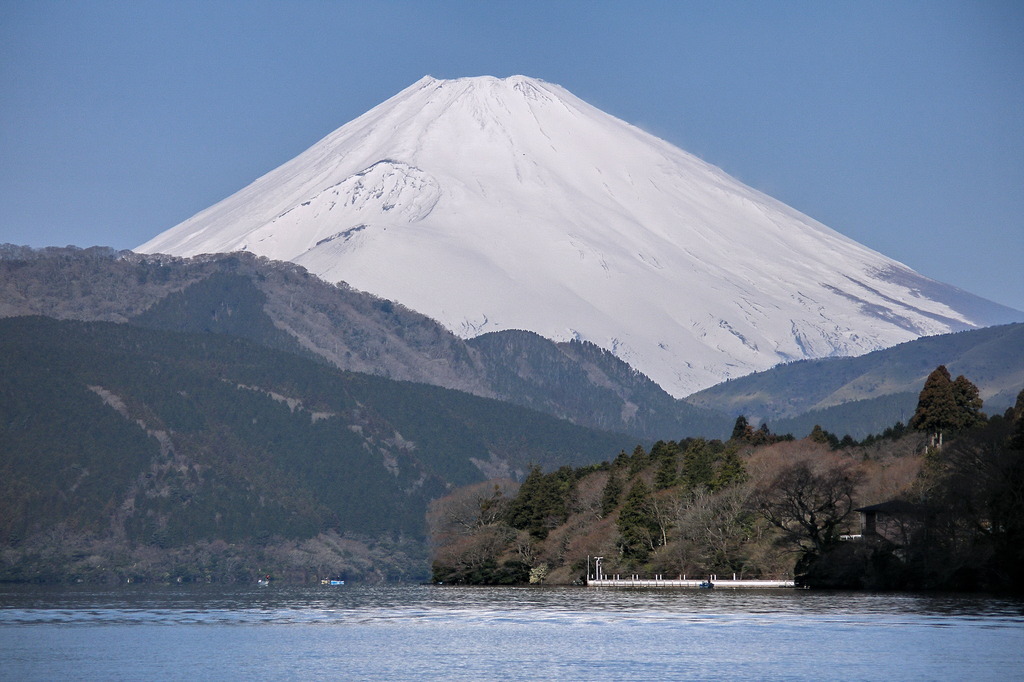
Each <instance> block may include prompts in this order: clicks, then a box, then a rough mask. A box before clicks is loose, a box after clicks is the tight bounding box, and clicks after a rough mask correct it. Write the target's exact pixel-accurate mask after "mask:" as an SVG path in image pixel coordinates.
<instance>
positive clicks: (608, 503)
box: [601, 469, 622, 517]
mask: <svg viewBox="0 0 1024 682" xmlns="http://www.w3.org/2000/svg"><path fill="white" fill-rule="evenodd" d="M621 496H622V479H620V478H619V475H618V473H617V472H616V471H615V470H614V469H613V470H612V472H611V473H610V474H609V475H608V482H607V483H605V484H604V490H603V491H602V492H601V516H602V517H607V516H608V515H610V514H611V513H612V512H614V511H615V508H616V507H618V506H619V498H620V497H621Z"/></svg>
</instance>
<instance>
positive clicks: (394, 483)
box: [0, 317, 629, 581]
mask: <svg viewBox="0 0 1024 682" xmlns="http://www.w3.org/2000/svg"><path fill="white" fill-rule="evenodd" d="M627 442H629V439H628V438H627V437H625V436H622V435H613V434H606V433H600V432H595V431H592V430H588V429H585V428H582V427H577V426H574V425H571V424H569V423H567V422H563V421H560V420H557V419H555V418H553V417H549V416H546V415H542V414H539V413H536V412H532V411H530V410H526V409H523V408H518V407H515V406H511V405H508V404H505V403H500V402H497V401H493V400H486V399H482V398H476V397H474V396H470V395H468V394H465V393H460V392H457V391H451V390H447V389H442V388H437V387H432V386H427V385H423V384H410V383H403V382H394V381H390V380H387V379H384V378H380V377H373V376H370V375H365V374H356V373H346V372H341V371H338V370H336V369H334V368H332V367H330V366H328V365H326V364H324V363H322V362H318V361H314V360H312V359H308V358H304V357H300V356H299V355H295V354H291V353H285V352H279V351H274V350H271V349H268V348H266V347H264V346H260V345H256V344H254V343H251V342H249V341H246V340H244V339H240V338H237V337H231V336H227V335H223V334H211V333H198V334H186V333H177V332H166V331H154V330H149V329H144V328H139V327H134V326H129V325H123V324H111V323H98V322H89V323H86V322H71V321H56V320H52V319H48V318H41V317H34V318H9V319H6V320H0V499H2V500H3V514H0V548H2V549H0V552H2V554H0V559H2V561H0V579H4V580H40V581H74V580H128V579H135V580H146V579H169V578H175V577H182V576H184V577H185V578H186V579H218V580H235V579H245V578H246V576H252V575H256V574H257V573H258V572H280V573H282V574H284V573H288V572H290V574H291V575H292V576H293V577H298V579H304V578H312V577H315V576H314V574H317V573H321V572H323V571H325V570H328V569H326V568H324V567H323V564H324V560H323V557H321V558H319V559H317V561H316V562H312V563H311V560H310V559H309V558H308V557H305V558H304V552H303V551H302V550H300V549H299V547H300V546H301V545H302V543H309V542H314V541H315V542H316V543H318V544H317V547H316V550H317V551H316V552H315V553H317V554H325V553H326V555H328V558H329V559H330V561H328V562H327V563H328V564H329V566H330V568H329V572H333V573H347V574H348V575H349V577H350V578H355V577H367V578H371V577H373V576H374V575H377V574H378V573H379V574H380V575H379V576H378V577H387V578H390V579H402V578H404V579H413V578H415V577H422V576H423V575H424V573H423V571H424V568H423V567H425V566H426V555H425V545H424V536H425V530H424V512H425V508H426V504H427V502H428V501H429V500H430V499H433V498H435V497H437V496H439V495H442V494H444V493H446V492H447V491H449V490H450V489H451V488H452V487H454V486H459V485H465V484H468V483H471V482H473V481H479V480H483V479H484V478H487V477H488V476H492V475H509V476H517V475H519V474H520V472H523V473H525V471H526V470H527V469H528V466H529V464H530V463H531V462H537V463H543V464H544V465H547V466H551V465H554V464H555V463H559V464H561V463H563V462H573V463H576V464H577V465H578V464H582V463H584V462H587V461H590V458H591V456H592V455H591V453H593V452H604V451H608V450H609V449H614V448H616V447H622V445H623V444H624V443H627ZM340 541H344V542H345V543H348V545H351V547H350V549H349V550H345V551H341V550H337V551H333V550H324V549H323V547H322V546H321V545H325V543H326V545H331V543H332V542H333V543H334V545H337V543H338V542H340ZM214 546H215V547H217V548H218V549H217V551H213V550H211V549H210V548H211V547H214ZM332 546H333V545H332ZM356 550H358V551H356ZM310 551H312V550H310ZM332 552H333V553H332ZM308 553H309V552H306V554H308ZM346 553H348V554H351V555H352V556H351V557H349V558H346V556H347V555H346ZM200 555H201V556H204V557H207V558H206V559H199V558H197V557H199V556H200ZM359 556H364V558H365V557H366V556H373V557H375V561H373V562H369V561H368V560H364V561H363V562H362V564H360V565H357V564H358V563H359V562H356V561H355V559H356V558H358V557H359ZM211 557H213V558H211ZM261 557H262V558H261ZM363 564H365V565H363ZM175 573H178V574H179V575H177V576H175V575H174V574H175ZM364 573H368V575H364Z"/></svg>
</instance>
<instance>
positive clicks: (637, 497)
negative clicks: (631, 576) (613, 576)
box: [618, 481, 658, 563]
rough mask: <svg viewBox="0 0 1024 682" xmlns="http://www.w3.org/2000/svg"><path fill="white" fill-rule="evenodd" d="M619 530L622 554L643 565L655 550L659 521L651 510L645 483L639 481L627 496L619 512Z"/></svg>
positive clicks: (649, 495) (649, 496)
mask: <svg viewBox="0 0 1024 682" xmlns="http://www.w3.org/2000/svg"><path fill="white" fill-rule="evenodd" d="M618 529H619V535H620V549H621V550H622V554H623V555H624V556H625V557H627V558H629V559H632V560H633V561H636V562H638V563H643V562H644V561H647V557H649V556H650V552H651V551H652V550H653V549H654V543H655V538H657V537H658V520H657V518H656V517H655V515H654V512H653V510H652V509H651V493H650V490H649V489H648V487H647V485H646V484H645V483H644V482H643V481H637V482H636V483H634V484H633V487H632V488H630V490H629V494H628V495H626V501H625V502H624V503H623V504H622V510H621V511H620V512H619V520H618Z"/></svg>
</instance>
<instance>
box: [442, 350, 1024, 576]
mask: <svg viewBox="0 0 1024 682" xmlns="http://www.w3.org/2000/svg"><path fill="white" fill-rule="evenodd" d="M981 407H982V402H981V400H980V398H979V397H978V391H977V388H976V387H975V386H974V385H973V384H972V383H971V382H970V381H969V380H968V379H967V378H965V377H963V376H962V375H961V376H958V377H957V378H956V379H952V378H951V377H950V374H949V372H948V370H947V369H946V368H945V367H944V366H940V367H939V368H937V369H936V370H935V371H933V372H932V374H931V375H930V376H929V378H928V380H927V381H926V383H925V386H924V387H923V388H922V390H921V392H920V395H919V398H918V404H917V409H916V410H915V412H914V414H913V417H912V418H911V420H910V423H909V424H907V425H905V424H902V423H898V424H895V425H893V427H891V428H888V429H886V430H885V431H884V432H883V433H880V434H875V435H871V436H868V437H866V438H864V439H863V440H861V441H859V442H858V441H855V440H854V439H852V438H850V437H849V436H845V437H843V438H839V437H838V436H836V435H835V434H833V433H830V432H828V431H826V430H824V429H822V428H820V427H817V426H816V427H815V428H814V429H812V431H811V433H810V434H808V435H807V436H806V437H805V438H801V439H799V440H798V439H794V438H793V437H792V436H790V435H788V434H787V435H784V436H778V435H775V434H772V433H771V432H770V431H769V430H768V429H767V427H765V426H762V427H760V428H757V429H755V428H753V427H752V426H751V425H750V424H749V423H748V422H747V420H746V419H745V418H744V417H740V418H738V419H737V421H736V425H735V429H734V431H733V434H732V437H731V438H730V439H729V440H727V441H716V440H711V441H709V440H705V439H702V438H696V439H693V438H691V439H684V440H682V441H678V442H676V441H658V442H656V443H655V444H654V445H653V446H652V447H650V448H649V449H645V448H643V447H641V446H637V447H635V448H634V449H633V450H632V452H630V453H627V452H625V451H622V452H620V453H619V455H618V456H617V457H616V458H614V459H613V460H611V461H605V462H603V463H601V464H596V465H589V466H585V467H578V468H572V467H567V466H564V467H561V468H558V469H556V470H553V471H549V472H546V473H545V472H544V471H543V470H542V469H541V468H540V467H535V468H534V469H533V470H532V471H531V472H530V474H529V476H528V477H527V478H526V479H525V480H524V481H523V482H522V484H521V485H517V484H516V483H515V482H513V481H492V482H487V483H480V484H475V485H473V486H469V487H466V488H463V489H461V490H458V491H456V492H455V493H453V494H451V495H448V496H446V497H444V498H442V499H439V500H436V501H434V502H433V503H431V507H430V514H429V521H430V528H431V537H432V540H433V544H434V552H433V578H434V580H435V581H437V582H442V583H456V584H474V583H484V584H490V583H499V584H500V583H509V584H513V583H552V582H554V583H569V582H583V581H585V580H586V576H587V570H588V567H590V568H591V569H592V563H591V558H592V557H597V556H600V557H603V565H602V569H603V573H604V574H605V575H617V574H618V575H625V576H629V575H642V576H655V575H663V576H665V577H678V576H683V575H686V576H690V577H695V578H704V577H707V576H710V575H719V576H722V577H726V576H727V577H732V576H733V575H735V576H737V577H740V578H772V579H777V578H795V579H796V580H797V581H798V583H800V584H804V585H809V586H815V587H836V588H871V589H955V590H978V589H987V590H1008V591H1019V590H1020V589H1021V585H1022V579H1024V391H1022V392H1021V393H1020V394H1019V395H1018V398H1017V401H1016V404H1015V406H1014V407H1012V408H1010V409H1008V410H1006V411H1005V413H1003V414H997V415H993V416H991V417H988V416H986V415H985V414H984V413H983V412H982V411H981ZM858 510H860V511H858ZM862 517H863V518H865V519H867V518H870V519H871V520H870V523H869V525H868V526H867V527H866V528H864V527H862V525H861V524H862Z"/></svg>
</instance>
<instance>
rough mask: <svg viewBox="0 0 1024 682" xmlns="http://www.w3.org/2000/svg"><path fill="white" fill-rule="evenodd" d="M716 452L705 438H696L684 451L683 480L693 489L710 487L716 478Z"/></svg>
mask: <svg viewBox="0 0 1024 682" xmlns="http://www.w3.org/2000/svg"><path fill="white" fill-rule="evenodd" d="M714 461H715V453H714V451H713V450H712V448H711V446H710V445H709V444H708V442H707V441H706V440H704V439H703V438H695V439H694V440H693V441H692V442H691V443H690V447H688V448H686V452H684V453H683V480H684V482H685V483H686V486H687V487H688V488H690V489H691V490H693V489H695V488H701V487H709V486H710V485H711V483H712V481H713V480H714V478H715V470H714Z"/></svg>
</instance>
